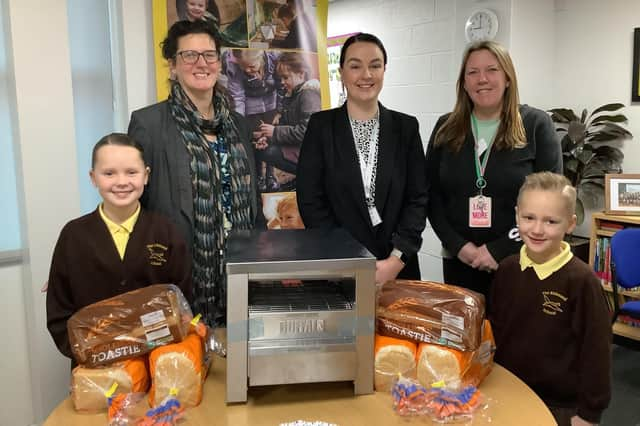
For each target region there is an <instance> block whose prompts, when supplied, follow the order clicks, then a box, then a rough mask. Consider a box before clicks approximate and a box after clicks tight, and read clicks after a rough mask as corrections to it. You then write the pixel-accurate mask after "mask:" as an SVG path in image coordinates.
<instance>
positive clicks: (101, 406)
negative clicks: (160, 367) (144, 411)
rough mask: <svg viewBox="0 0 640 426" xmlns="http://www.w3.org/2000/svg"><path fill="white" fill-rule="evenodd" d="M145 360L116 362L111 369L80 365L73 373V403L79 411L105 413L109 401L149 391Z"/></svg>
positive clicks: (144, 358)
mask: <svg viewBox="0 0 640 426" xmlns="http://www.w3.org/2000/svg"><path fill="white" fill-rule="evenodd" d="M148 389H149V373H148V371H147V360H146V357H139V358H133V359H128V360H125V361H121V362H117V363H115V364H112V365H110V366H108V367H96V368H87V367H83V366H78V367H76V368H74V369H73V371H72V372H71V400H72V401H73V407H74V408H75V409H76V411H79V412H83V413H92V412H100V411H106V409H107V407H108V398H109V397H111V396H115V395H118V394H121V393H132V392H147V390H148Z"/></svg>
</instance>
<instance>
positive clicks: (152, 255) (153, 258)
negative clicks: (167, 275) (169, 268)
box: [147, 243, 168, 266]
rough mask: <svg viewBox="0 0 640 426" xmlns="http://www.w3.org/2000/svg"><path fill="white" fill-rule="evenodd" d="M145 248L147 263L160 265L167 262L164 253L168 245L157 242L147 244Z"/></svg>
mask: <svg viewBox="0 0 640 426" xmlns="http://www.w3.org/2000/svg"><path fill="white" fill-rule="evenodd" d="M147 250H149V264H151V265H153V266H162V265H163V264H165V263H166V262H167V259H166V258H165V254H166V253H167V250H168V247H167V246H163V245H162V244H159V243H153V244H147Z"/></svg>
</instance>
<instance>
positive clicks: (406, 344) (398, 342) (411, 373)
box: [374, 334, 417, 391]
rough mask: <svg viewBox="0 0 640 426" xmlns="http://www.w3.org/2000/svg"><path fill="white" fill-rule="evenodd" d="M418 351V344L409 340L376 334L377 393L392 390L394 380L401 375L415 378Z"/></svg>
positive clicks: (375, 377) (375, 381)
mask: <svg viewBox="0 0 640 426" xmlns="http://www.w3.org/2000/svg"><path fill="white" fill-rule="evenodd" d="M416 349H417V346H416V344H415V343H414V342H411V341H409V340H404V339H396V338H395V337H387V336H379V335H377V334H376V339H375V348H374V353H375V362H374V369H375V376H374V386H375V389H376V390H377V391H389V390H391V387H392V385H393V380H394V379H395V378H396V377H398V375H399V374H401V375H402V376H404V377H415V374H416Z"/></svg>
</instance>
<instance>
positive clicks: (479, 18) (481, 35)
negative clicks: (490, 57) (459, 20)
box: [464, 9, 498, 42]
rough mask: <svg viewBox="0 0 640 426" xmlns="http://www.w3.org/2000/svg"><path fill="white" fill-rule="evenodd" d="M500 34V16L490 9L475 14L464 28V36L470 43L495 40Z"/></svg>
mask: <svg viewBox="0 0 640 426" xmlns="http://www.w3.org/2000/svg"><path fill="white" fill-rule="evenodd" d="M497 33H498V15H496V14H495V12H494V11H492V10H490V9H480V10H477V11H475V12H473V13H472V14H471V15H470V16H469V18H468V19H467V22H466V24H465V26H464V35H465V37H466V39H467V41H468V42H472V41H479V40H493V39H494V38H495V36H496V34H497Z"/></svg>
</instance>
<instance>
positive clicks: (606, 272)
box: [589, 213, 640, 341]
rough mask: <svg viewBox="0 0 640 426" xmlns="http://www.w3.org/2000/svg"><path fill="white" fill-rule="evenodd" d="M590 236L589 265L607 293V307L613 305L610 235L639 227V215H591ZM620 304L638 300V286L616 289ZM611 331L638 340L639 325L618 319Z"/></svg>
mask: <svg viewBox="0 0 640 426" xmlns="http://www.w3.org/2000/svg"><path fill="white" fill-rule="evenodd" d="M591 220H592V224H591V238H590V241H589V265H591V267H592V268H593V269H594V271H595V272H596V275H598V277H600V281H601V282H602V288H603V290H604V291H605V292H607V294H608V298H607V300H608V302H609V308H610V309H611V308H612V307H613V293H612V291H613V290H612V288H611V271H610V266H609V262H610V250H609V243H610V241H611V237H612V236H613V234H615V233H616V232H617V231H618V230H619V229H623V228H628V227H640V216H615V215H609V214H606V213H594V214H593V215H592V219H591ZM618 296H619V297H620V300H619V302H620V305H622V304H623V303H624V302H625V301H627V300H629V299H630V298H631V299H638V300H640V288H638V289H637V290H625V291H618ZM623 320H624V319H623ZM613 332H614V334H617V335H619V336H624V337H627V338H630V339H634V340H638V341H640V327H633V326H631V325H629V324H625V323H624V322H622V321H620V319H619V320H618V321H617V322H616V323H615V324H614V325H613Z"/></svg>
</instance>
